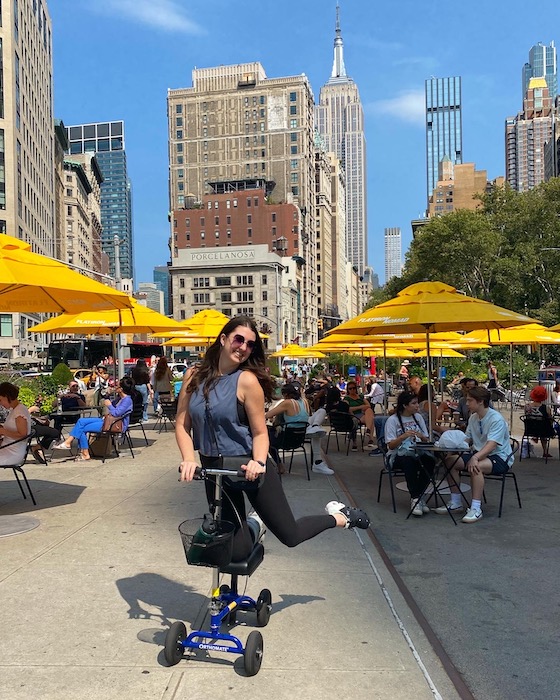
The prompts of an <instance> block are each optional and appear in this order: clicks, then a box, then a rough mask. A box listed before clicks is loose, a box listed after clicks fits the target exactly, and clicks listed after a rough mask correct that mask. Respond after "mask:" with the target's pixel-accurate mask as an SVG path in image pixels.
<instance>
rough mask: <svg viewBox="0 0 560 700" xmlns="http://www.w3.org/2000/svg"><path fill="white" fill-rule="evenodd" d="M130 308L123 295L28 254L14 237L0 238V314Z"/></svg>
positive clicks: (128, 299)
mask: <svg viewBox="0 0 560 700" xmlns="http://www.w3.org/2000/svg"><path fill="white" fill-rule="evenodd" d="M130 305H131V302H130V297H129V296H128V295H126V294H123V292H119V291H117V290H116V289H112V288H111V287H108V286H107V285H105V284H101V282H96V281H95V280H93V279H91V278H90V277H85V276H84V275H82V274H80V273H79V272H75V271H74V270H71V269H70V268H69V267H68V266H67V265H65V264H64V263H62V262H60V261H59V260H53V259H52V258H47V257H46V256H44V255H39V254H38V253H33V252H31V246H30V245H29V244H28V243H25V242H24V241H20V240H19V239H17V238H14V236H8V235H6V234H5V233H2V234H0V312H11V313H15V312H20V313H60V312H67V313H79V312H81V311H88V310H96V309H126V308H129V307H130Z"/></svg>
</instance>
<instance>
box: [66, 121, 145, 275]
mask: <svg viewBox="0 0 560 700" xmlns="http://www.w3.org/2000/svg"><path fill="white" fill-rule="evenodd" d="M66 133H67V135H68V141H69V143H70V154H77V153H95V155H96V157H97V162H98V163H99V167H100V169H101V173H102V174H103V183H102V185H101V225H102V227H103V232H102V238H101V243H102V248H103V252H104V253H107V255H108V256H109V271H110V274H111V276H113V277H115V276H116V274H115V271H116V269H117V268H116V265H115V236H116V237H117V238H118V239H119V246H118V250H119V263H120V270H118V272H120V275H119V277H120V279H132V278H133V277H134V262H133V241H132V187H131V184H130V180H129V179H128V173H127V167H126V151H125V140H124V122H123V121H114V122H99V123H94V124H77V125H74V126H68V127H67V128H66Z"/></svg>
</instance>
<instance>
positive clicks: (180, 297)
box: [179, 294, 185, 304]
mask: <svg viewBox="0 0 560 700" xmlns="http://www.w3.org/2000/svg"><path fill="white" fill-rule="evenodd" d="M184 303H185V295H184V294H181V295H180V296H179V304H184Z"/></svg>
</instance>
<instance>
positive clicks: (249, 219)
mask: <svg viewBox="0 0 560 700" xmlns="http://www.w3.org/2000/svg"><path fill="white" fill-rule="evenodd" d="M247 223H248V224H251V223H253V217H252V216H251V214H247Z"/></svg>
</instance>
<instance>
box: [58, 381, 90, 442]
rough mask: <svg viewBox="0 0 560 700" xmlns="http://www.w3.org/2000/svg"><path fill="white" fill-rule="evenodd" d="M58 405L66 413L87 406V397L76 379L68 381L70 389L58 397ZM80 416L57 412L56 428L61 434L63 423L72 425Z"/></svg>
mask: <svg viewBox="0 0 560 700" xmlns="http://www.w3.org/2000/svg"><path fill="white" fill-rule="evenodd" d="M58 405H59V406H60V408H61V409H62V411H63V412H64V413H66V412H67V411H78V410H79V409H80V408H85V407H86V406H87V404H86V397H85V396H84V395H83V394H82V393H81V392H80V387H79V385H78V382H77V381H76V380H75V379H72V380H71V381H70V382H68V390H67V391H66V392H65V393H63V394H60V396H59V397H58ZM79 417H80V416H79V415H77V414H76V415H75V416H61V415H58V414H57V415H55V416H54V420H53V426H54V429H55V430H58V432H59V434H60V431H61V430H62V426H63V425H72V424H73V423H75V422H76V421H77V420H78V418H79Z"/></svg>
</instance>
